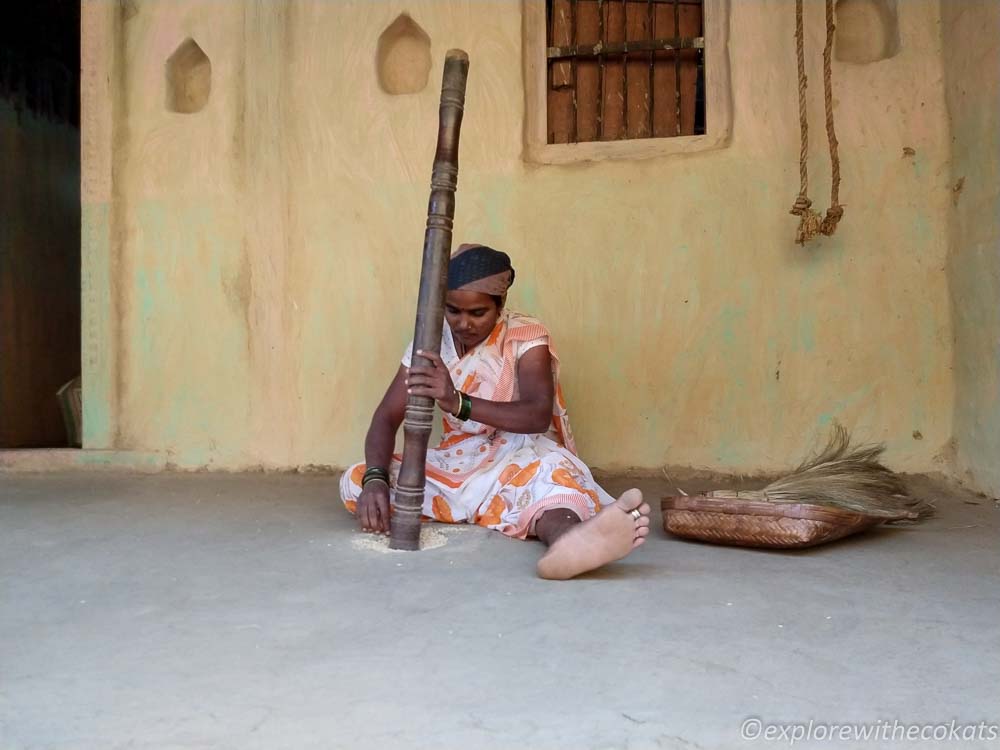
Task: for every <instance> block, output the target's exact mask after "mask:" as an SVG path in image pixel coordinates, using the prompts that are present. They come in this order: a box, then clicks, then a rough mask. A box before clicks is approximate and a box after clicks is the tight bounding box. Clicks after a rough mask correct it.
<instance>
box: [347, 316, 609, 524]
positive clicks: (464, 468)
mask: <svg viewBox="0 0 1000 750" xmlns="http://www.w3.org/2000/svg"><path fill="white" fill-rule="evenodd" d="M536 346H547V347H548V348H549V353H550V355H551V357H552V377H553V380H554V383H555V389H556V391H555V392H556V397H555V399H554V402H553V404H552V424H551V427H550V428H549V430H548V431H547V432H546V433H544V434H538V435H522V434H517V433H511V432H504V431H502V430H498V429H497V428H495V427H490V426H488V425H484V424H481V423H479V422H476V421H474V419H470V420H469V421H467V422H462V421H460V420H458V419H456V418H454V417H452V416H451V415H450V414H445V415H444V433H443V436H442V439H441V443H440V444H439V445H438V446H437V448H432V449H429V450H428V451H427V486H426V490H425V496H424V507H423V513H424V515H425V516H427V517H428V518H430V519H434V520H437V521H443V522H445V523H476V524H479V525H480V526H487V527H489V528H491V529H497V530H498V531H501V532H503V533H504V534H507V535H509V536H513V537H517V538H519V539H524V538H525V537H527V536H529V535H533V534H534V524H535V521H536V520H537V519H538V517H539V515H540V514H541V513H542V512H543V511H546V510H552V509H555V508H567V509H570V510H572V511H574V512H575V513H576V514H577V515H579V516H580V518H581V519H583V520H587V519H588V518H590V517H591V516H593V515H594V514H595V513H596V512H598V511H599V510H600V509H601V506H602V505H605V504H607V503H610V502H612V501H613V500H614V498H612V497H611V496H610V495H609V494H608V493H607V492H605V491H604V490H603V489H602V488H601V487H600V486H599V485H598V484H597V482H595V481H594V478H593V476H592V475H591V473H590V469H588V468H587V466H586V464H584V463H583V461H581V460H580V459H579V458H578V457H577V455H576V445H575V443H574V442H573V433H572V432H571V430H570V426H569V418H568V417H567V414H566V404H565V402H564V400H563V395H562V388H561V387H560V385H559V360H558V358H557V356H556V353H555V350H554V349H553V347H552V344H551V343H550V341H549V332H548V330H547V329H546V328H545V326H543V325H542V324H541V323H540V322H539V321H538V320H536V319H534V318H531V317H528V316H526V315H521V314H520V313H516V312H509V311H506V310H505V311H504V312H503V313H502V314H501V316H500V320H499V321H498V322H497V325H496V327H495V328H494V329H493V332H492V333H491V334H490V335H489V336H488V337H487V339H486V340H485V341H484V342H483V343H481V344H479V346H477V347H476V348H475V349H472V350H471V351H469V352H467V353H466V354H465V356H463V357H459V356H458V353H457V352H456V348H455V341H454V339H453V338H452V335H451V328H450V327H449V326H448V324H447V322H445V325H444V333H443V336H442V339H441V359H442V360H444V363H445V365H446V366H447V367H448V370H449V371H450V373H451V378H452V381H453V382H454V383H455V386H456V387H457V388H458V389H459V390H462V391H465V392H466V393H468V394H469V395H470V396H475V397H477V398H482V399H487V400H489V401H515V400H517V398H518V392H517V361H518V359H519V358H520V357H521V355H523V354H524V353H525V352H526V351H528V350H529V349H532V348H534V347H536ZM411 349H412V343H411V344H410V346H408V347H407V349H406V354H405V356H404V357H403V365H404V366H406V367H409V365H410V351H411ZM473 417H475V412H473ZM400 460H401V456H399V455H395V456H393V461H392V465H391V466H390V467H389V474H390V477H391V480H392V485H393V486H395V483H396V479H397V477H398V475H399V468H400ZM364 471H365V465H364V464H358V465H356V466H353V467H351V468H350V469H348V470H347V471H346V472H344V476H343V478H342V479H341V482H340V493H341V497H342V499H343V501H344V505H345V506H347V509H348V510H349V511H351V512H352V513H353V512H354V510H355V508H356V503H357V499H358V497H359V496H360V495H361V479H362V476H363V475H364ZM390 497H391V498H392V499H393V500H394V499H395V492H394V491H393V490H390Z"/></svg>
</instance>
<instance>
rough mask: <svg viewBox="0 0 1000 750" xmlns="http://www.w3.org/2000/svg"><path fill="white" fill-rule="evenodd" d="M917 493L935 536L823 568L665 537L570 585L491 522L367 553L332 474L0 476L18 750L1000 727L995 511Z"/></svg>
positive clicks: (869, 537)
mask: <svg viewBox="0 0 1000 750" xmlns="http://www.w3.org/2000/svg"><path fill="white" fill-rule="evenodd" d="M913 483H914V487H915V490H916V491H917V492H919V493H920V494H923V495H926V496H930V497H933V498H935V499H936V500H937V502H938V505H939V508H940V513H939V517H938V518H936V519H934V520H932V521H931V522H929V523H927V524H925V525H923V526H918V527H910V528H901V529H893V530H876V531H874V532H871V533H868V534H866V535H863V536H859V537H855V538H852V539H848V540H845V541H843V542H840V543H836V544H833V545H830V546H828V547H824V548H818V549H816V550H813V551H806V552H800V553H774V552H761V551H750V550H741V549H731V548H723V547H714V546H709V545H701V544H693V543H686V542H682V541H679V540H676V539H669V538H667V537H666V536H665V534H664V533H663V532H662V530H660V527H658V526H657V527H656V528H657V531H656V533H655V534H654V536H652V537H651V539H650V543H649V544H647V545H646V546H645V547H644V548H643V549H642V550H640V551H639V552H638V553H637V554H636V555H635V556H634V557H632V558H630V559H629V560H628V561H625V562H623V563H619V564H616V565H613V566H610V567H609V568H607V569H606V570H604V571H603V572H601V573H599V574H594V575H591V576H589V577H586V578H584V579H581V580H576V581H572V582H566V583H553V582H546V581H541V580H538V579H536V578H535V576H534V575H533V567H534V563H535V560H536V558H537V556H538V554H539V552H540V550H541V548H540V546H539V545H538V544H537V543H526V542H518V541H511V540H507V539H505V538H503V537H501V536H500V535H499V534H495V533H491V532H487V531H485V530H481V529H477V528H462V529H460V530H457V531H455V532H453V533H450V534H449V536H448V543H447V545H445V546H443V547H440V548H438V549H434V550H429V551H425V552H421V553H379V552H374V551H369V550H359V549H357V548H355V547H354V546H352V539H353V538H355V537H356V533H357V532H355V530H354V528H353V526H352V519H350V518H349V517H348V515H347V514H346V512H344V511H343V510H342V508H341V507H340V505H339V503H338V502H337V501H336V498H335V495H336V486H337V485H336V482H335V481H334V479H333V478H331V477H328V476H302V475H249V476H231V475H170V474H157V475H145V476H143V475H121V474H108V473H94V472H78V473H59V474H48V475H10V474H8V475H3V474H0V748H2V749H3V750H14V749H18V750H20V749H22V748H32V749H33V750H35V749H41V748H59V750H76V749H78V748H79V749H81V750H83V749H85V750H112V749H114V748H157V749H160V748H212V749H213V750H219V749H223V748H239V749H240V750H252V749H254V748H290V749H294V750H307V749H309V748H323V749H324V750H327V749H330V748H351V749H352V750H357V749H361V748H378V749H379V750H383V749H387V748H428V749H430V748H434V749H435V750H443V749H451V748H456V749H470V748H532V749H537V750H547V749H548V748H566V749H567V750H568V749H570V748H572V749H573V750H585V749H588V748H626V747H627V748H653V747H665V748H727V749H729V748H738V747H741V746H753V745H757V746H775V747H778V746H787V745H788V744H789V743H788V741H787V739H785V740H783V741H776V742H766V741H765V740H763V739H760V740H757V741H756V742H746V741H744V740H742V739H741V736H740V729H741V724H742V722H743V720H744V719H746V718H747V717H751V716H754V717H760V718H761V719H762V720H763V721H764V722H765V723H769V722H782V721H784V722H808V721H809V720H814V721H816V722H827V723H840V724H843V723H846V722H873V721H879V720H884V721H888V722H892V721H893V720H898V721H899V722H905V723H907V724H910V723H923V724H926V723H930V724H935V723H939V722H949V721H951V720H952V719H956V720H957V721H959V722H970V723H977V722H981V721H986V722H1000V605H998V600H1000V582H998V573H1000V545H998V533H997V531H998V528H1000V508H998V507H997V504H996V503H995V502H994V501H993V500H990V499H987V498H982V497H977V496H975V495H972V494H969V493H966V492H964V491H961V490H957V489H955V488H953V487H950V486H947V485H945V484H943V483H941V482H939V481H936V480H930V479H925V478H915V479H914V480H913ZM606 484H607V486H608V488H609V489H610V490H618V489H620V488H621V487H622V482H621V481H607V482H606ZM682 486H685V487H686V488H687V489H688V490H689V491H690V490H691V489H695V487H694V486H693V485H692V484H687V485H683V484H682ZM646 489H647V490H650V491H651V493H652V494H653V495H654V497H655V496H658V495H661V494H664V493H665V492H666V491H667V488H666V487H665V486H652V485H648V484H647V486H646ZM654 515H655V519H654V523H657V524H658V523H659V512H658V510H655V511H654ZM882 744H884V743H879V742H868V743H861V742H851V741H847V742H841V741H838V742H829V741H828V742H819V743H813V744H811V743H808V742H799V743H796V744H795V746H796V747H810V746H816V747H830V746H837V747H842V748H853V747H862V746H863V747H879V746H882ZM912 744H914V743H905V742H904V743H899V742H897V743H891V746H892V747H900V746H908V745H912ZM932 746H937V747H946V746H956V745H955V744H954V743H949V742H944V743H938V744H937V745H933V744H932ZM961 747H997V743H996V742H988V741H971V742H965V743H961Z"/></svg>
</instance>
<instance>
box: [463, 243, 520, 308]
mask: <svg viewBox="0 0 1000 750" xmlns="http://www.w3.org/2000/svg"><path fill="white" fill-rule="evenodd" d="M513 283H514V268H513V267H512V266H511V264H510V256H509V255H507V253H502V252H500V251H499V250H494V249H493V248H492V247H486V246H485V245H459V246H458V249H457V250H456V251H455V252H454V253H452V256H451V262H450V263H448V289H449V290H452V291H456V292H481V293H483V294H489V295H490V296H493V297H506V296H507V290H508V289H509V288H510V286H511V284H513Z"/></svg>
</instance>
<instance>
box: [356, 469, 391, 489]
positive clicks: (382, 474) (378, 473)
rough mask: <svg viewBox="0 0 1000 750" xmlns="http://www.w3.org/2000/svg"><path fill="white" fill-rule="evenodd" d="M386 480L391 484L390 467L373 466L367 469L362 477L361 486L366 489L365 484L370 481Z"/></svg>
mask: <svg viewBox="0 0 1000 750" xmlns="http://www.w3.org/2000/svg"><path fill="white" fill-rule="evenodd" d="M374 481H378V482H385V483H386V484H387V485H388V484H389V471H388V469H383V468H382V467H381V466H372V467H370V468H368V469H366V470H365V473H364V476H363V477H362V478H361V488H362V489H364V487H365V485H366V484H368V483H369V482H374Z"/></svg>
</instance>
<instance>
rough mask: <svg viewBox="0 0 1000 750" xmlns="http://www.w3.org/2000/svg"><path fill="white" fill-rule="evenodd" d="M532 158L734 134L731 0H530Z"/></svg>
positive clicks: (694, 143) (605, 153)
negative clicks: (730, 59)
mask: <svg viewBox="0 0 1000 750" xmlns="http://www.w3.org/2000/svg"><path fill="white" fill-rule="evenodd" d="M523 2H524V12H525V15H524V18H525V26H524V29H525V45H524V48H525V76H526V80H525V94H526V108H525V116H526V120H525V141H526V154H525V156H526V158H527V159H528V160H529V161H536V162H541V163H553V164H558V163H566V162H574V161H585V160H600V159H607V158H646V157H650V156H659V155H663V154H670V153H681V152H692V151H699V150H705V149H709V148H718V147H719V146H723V145H725V144H726V143H728V139H729V133H730V122H731V95H730V91H729V50H728V25H729V17H728V16H729V3H728V0H523Z"/></svg>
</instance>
